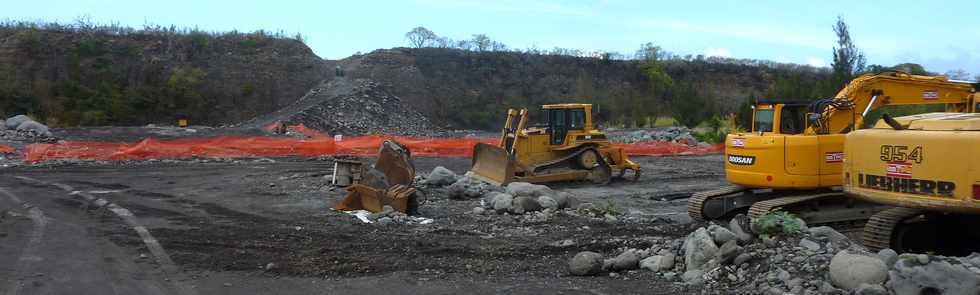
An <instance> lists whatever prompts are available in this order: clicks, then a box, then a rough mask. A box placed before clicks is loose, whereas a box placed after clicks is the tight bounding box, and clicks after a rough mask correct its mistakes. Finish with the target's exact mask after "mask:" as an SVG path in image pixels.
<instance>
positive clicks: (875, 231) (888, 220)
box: [863, 208, 922, 251]
mask: <svg viewBox="0 0 980 295" xmlns="http://www.w3.org/2000/svg"><path fill="white" fill-rule="evenodd" d="M919 214H922V210H919V209H911V208H891V209H888V210H885V211H881V212H878V213H877V214H875V215H874V216H872V217H871V219H870V220H868V223H866V224H865V225H864V235H863V240H864V241H863V242H864V246H865V247H868V248H869V249H871V250H873V251H878V250H881V249H885V248H891V242H892V233H893V232H894V230H895V226H896V225H898V223H900V222H902V221H903V220H906V219H908V218H909V217H913V216H916V215H919Z"/></svg>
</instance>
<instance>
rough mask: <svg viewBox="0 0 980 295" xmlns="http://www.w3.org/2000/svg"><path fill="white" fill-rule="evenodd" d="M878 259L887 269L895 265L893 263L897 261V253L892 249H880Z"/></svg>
mask: <svg viewBox="0 0 980 295" xmlns="http://www.w3.org/2000/svg"><path fill="white" fill-rule="evenodd" d="M878 259H881V261H882V262H884V263H885V266H887V267H888V268H889V269H890V268H892V266H894V265H895V261H898V253H896V252H895V250H892V249H887V248H886V249H881V251H878Z"/></svg>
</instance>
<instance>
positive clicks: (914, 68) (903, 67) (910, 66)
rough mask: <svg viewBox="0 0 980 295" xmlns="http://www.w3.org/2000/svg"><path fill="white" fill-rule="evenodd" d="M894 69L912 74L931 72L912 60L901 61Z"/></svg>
mask: <svg viewBox="0 0 980 295" xmlns="http://www.w3.org/2000/svg"><path fill="white" fill-rule="evenodd" d="M892 69H894V70H899V71H902V72H906V73H909V74H912V75H929V72H928V71H926V68H924V67H922V65H920V64H917V63H910V62H907V63H900V64H897V65H895V66H894V67H892Z"/></svg>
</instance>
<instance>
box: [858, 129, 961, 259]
mask: <svg viewBox="0 0 980 295" xmlns="http://www.w3.org/2000/svg"><path fill="white" fill-rule="evenodd" d="M978 147H980V114H975V113H929V114H922V115H913V116H904V117H898V118H891V117H889V116H883V119H882V120H879V121H878V122H877V123H876V125H875V126H874V128H872V129H866V130H860V131H856V132H852V133H850V134H848V135H847V139H846V140H845V143H844V152H845V153H846V155H847V158H846V159H845V161H844V168H843V171H844V191H846V192H847V193H848V195H850V196H853V197H856V198H858V199H861V200H865V201H869V202H874V203H878V204H885V205H888V206H893V207H891V208H889V209H887V210H884V211H881V212H879V213H877V214H875V215H874V216H872V217H871V219H870V220H868V222H867V223H866V224H865V226H864V234H863V239H864V244H865V246H867V247H868V248H871V249H873V250H879V249H882V248H891V249H893V250H895V251H898V252H916V253H927V252H934V253H937V254H943V255H955V256H965V255H968V254H970V253H971V252H977V251H980V244H977V240H978V239H980V232H977V231H976V230H975V229H976V228H978V227H980V153H977V149H978Z"/></svg>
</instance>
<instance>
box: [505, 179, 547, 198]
mask: <svg viewBox="0 0 980 295" xmlns="http://www.w3.org/2000/svg"><path fill="white" fill-rule="evenodd" d="M506 191H507V193H508V194H510V195H512V196H514V197H531V198H537V197H540V196H549V197H553V196H555V195H556V194H555V191H553V190H551V188H549V187H547V186H544V185H539V184H531V183H527V182H511V183H508V184H507V188H506Z"/></svg>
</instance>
